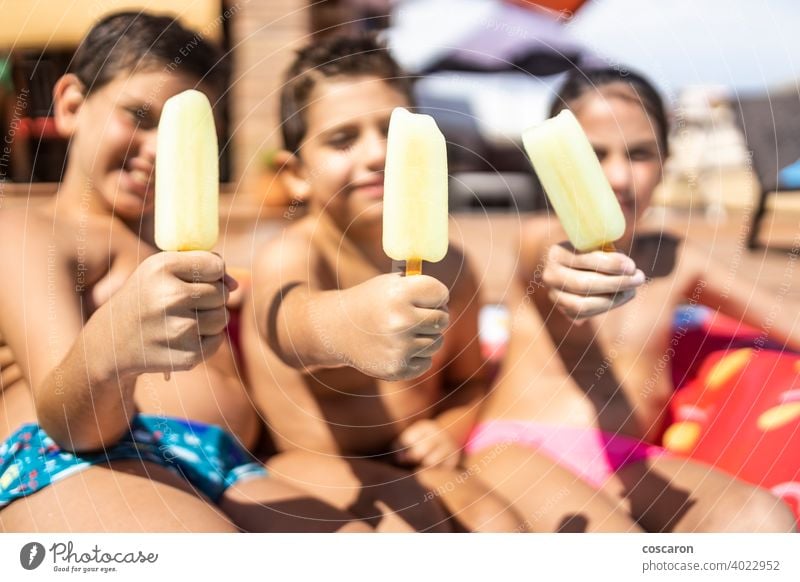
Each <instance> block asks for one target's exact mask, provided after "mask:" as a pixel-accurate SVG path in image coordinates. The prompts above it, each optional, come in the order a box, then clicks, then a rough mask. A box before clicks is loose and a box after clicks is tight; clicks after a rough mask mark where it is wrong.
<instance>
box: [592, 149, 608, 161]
mask: <svg viewBox="0 0 800 582" xmlns="http://www.w3.org/2000/svg"><path fill="white" fill-rule="evenodd" d="M594 153H595V155H596V156H597V159H598V160H600V161H601V162H602V161H603V159H604V158H605V157H606V155H607V154H608V152H606V150H603V149H600V148H594Z"/></svg>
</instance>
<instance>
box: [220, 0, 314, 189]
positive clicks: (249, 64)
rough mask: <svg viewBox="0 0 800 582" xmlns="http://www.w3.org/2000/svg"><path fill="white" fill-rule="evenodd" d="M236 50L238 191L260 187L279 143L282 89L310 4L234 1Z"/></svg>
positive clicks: (233, 127)
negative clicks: (263, 166)
mask: <svg viewBox="0 0 800 582" xmlns="http://www.w3.org/2000/svg"><path fill="white" fill-rule="evenodd" d="M226 4H227V9H228V10H231V11H233V10H236V13H235V14H234V15H233V16H232V18H231V21H230V22H231V28H230V45H231V49H232V50H233V60H234V62H233V65H234V73H233V87H232V90H231V91H232V93H231V97H232V99H231V128H230V129H231V134H232V136H233V137H232V139H233V148H234V158H233V176H232V178H233V181H234V182H237V183H238V184H237V187H238V189H239V190H248V189H253V188H255V187H256V185H255V184H256V178H257V175H258V172H259V170H260V168H259V164H260V163H261V161H262V157H263V153H264V152H265V150H267V149H269V148H272V147H275V146H277V145H278V143H279V131H278V113H277V112H278V103H277V99H278V91H279V90H280V84H281V79H282V76H283V73H284V71H285V70H286V68H287V67H288V66H289V63H290V61H291V59H292V57H293V55H294V51H293V49H295V48H297V47H299V46H300V45H302V44H303V43H304V42H305V39H306V38H307V36H308V32H309V22H310V14H309V9H308V4H309V3H308V1H307V0H230V1H228V2H226Z"/></svg>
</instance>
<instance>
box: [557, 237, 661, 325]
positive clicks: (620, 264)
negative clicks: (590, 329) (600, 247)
mask: <svg viewBox="0 0 800 582" xmlns="http://www.w3.org/2000/svg"><path fill="white" fill-rule="evenodd" d="M542 281H543V282H544V284H545V285H546V286H547V287H548V297H549V298H550V300H551V301H552V302H553V304H554V305H555V306H556V307H557V308H558V310H559V311H561V312H562V313H563V314H564V315H566V316H567V317H568V318H570V319H574V320H580V319H584V318H587V317H592V316H594V315H598V314H600V313H605V312H606V311H609V310H611V309H614V308H615V307H618V306H620V305H623V304H624V303H627V302H628V301H630V300H631V299H633V297H634V295H635V294H636V288H637V287H639V286H640V285H641V284H643V283H644V282H645V276H644V273H643V272H642V271H640V270H639V269H637V268H636V264H635V263H634V262H633V260H632V259H631V258H630V257H627V256H626V255H624V254H622V253H617V252H604V251H593V252H590V253H576V252H574V251H571V250H569V249H567V248H565V247H564V246H562V245H553V246H552V247H550V251H549V252H548V253H547V262H546V264H545V267H544V271H543V273H542Z"/></svg>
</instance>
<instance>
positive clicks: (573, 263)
mask: <svg viewBox="0 0 800 582" xmlns="http://www.w3.org/2000/svg"><path fill="white" fill-rule="evenodd" d="M549 258H550V260H551V261H553V262H555V263H558V264H561V265H564V266H566V267H570V268H573V269H582V270H586V271H597V272H598V273H607V274H609V275H633V274H635V273H636V263H634V262H633V259H631V258H630V257H628V256H627V255H624V254H622V253H618V252H611V253H609V252H604V251H592V252H589V253H575V252H572V251H570V250H568V249H565V248H563V247H562V246H560V245H553V246H552V247H550V252H549Z"/></svg>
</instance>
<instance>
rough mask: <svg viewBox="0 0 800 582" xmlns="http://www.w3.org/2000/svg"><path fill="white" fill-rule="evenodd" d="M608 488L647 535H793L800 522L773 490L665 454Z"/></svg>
mask: <svg viewBox="0 0 800 582" xmlns="http://www.w3.org/2000/svg"><path fill="white" fill-rule="evenodd" d="M606 490H607V491H609V492H611V493H612V494H613V495H616V496H617V497H618V498H620V499H621V500H623V501H624V503H625V504H626V506H627V507H628V510H629V512H630V514H631V515H632V516H633V517H634V519H636V520H637V521H638V522H639V523H640V524H641V525H642V526H643V527H644V528H645V529H646V530H648V531H679V532H696V531H703V532H788V531H794V529H795V527H796V522H795V518H794V515H793V514H792V512H791V511H790V510H789V508H788V507H787V506H786V505H785V504H784V503H783V502H782V501H781V500H780V499H778V498H777V497H775V496H773V495H772V494H770V493H769V492H768V491H765V490H763V489H759V488H757V487H755V486H753V485H749V484H747V483H744V482H742V481H739V480H737V479H734V478H733V477H730V476H728V475H725V474H724V473H721V472H720V471H717V470H715V469H713V468H712V467H709V466H707V465H703V464H701V463H697V462H695V461H691V460H689V459H681V458H677V457H669V456H664V457H660V458H655V459H652V460H651V461H647V462H640V463H632V464H630V465H628V466H626V467H623V468H622V469H620V470H619V471H617V473H616V475H615V476H614V477H613V478H612V479H611V480H610V481H609V483H608V485H607V487H606Z"/></svg>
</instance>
